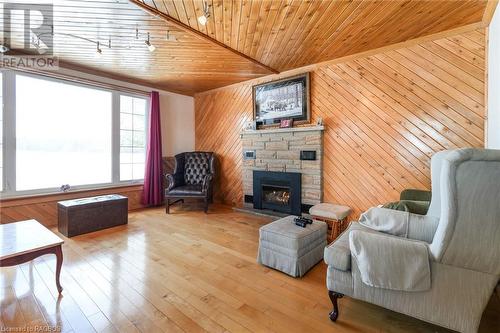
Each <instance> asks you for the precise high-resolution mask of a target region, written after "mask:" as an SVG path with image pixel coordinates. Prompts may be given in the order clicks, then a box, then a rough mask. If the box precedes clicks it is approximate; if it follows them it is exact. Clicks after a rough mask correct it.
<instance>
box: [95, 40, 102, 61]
mask: <svg viewBox="0 0 500 333" xmlns="http://www.w3.org/2000/svg"><path fill="white" fill-rule="evenodd" d="M101 56H102V50H101V48H100V47H99V42H97V47H96V49H95V57H96V58H100V57H101Z"/></svg>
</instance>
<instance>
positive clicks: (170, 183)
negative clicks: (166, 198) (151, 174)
mask: <svg viewBox="0 0 500 333" xmlns="http://www.w3.org/2000/svg"><path fill="white" fill-rule="evenodd" d="M165 178H166V179H167V192H168V191H170V190H171V189H173V188H175V187H178V186H182V185H184V176H183V175H182V174H181V173H174V174H166V175H165Z"/></svg>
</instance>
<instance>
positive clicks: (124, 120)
mask: <svg viewBox="0 0 500 333" xmlns="http://www.w3.org/2000/svg"><path fill="white" fill-rule="evenodd" d="M132 117H133V116H132V115H131V114H128V113H122V114H121V115H120V128H121V129H126V130H132Z"/></svg>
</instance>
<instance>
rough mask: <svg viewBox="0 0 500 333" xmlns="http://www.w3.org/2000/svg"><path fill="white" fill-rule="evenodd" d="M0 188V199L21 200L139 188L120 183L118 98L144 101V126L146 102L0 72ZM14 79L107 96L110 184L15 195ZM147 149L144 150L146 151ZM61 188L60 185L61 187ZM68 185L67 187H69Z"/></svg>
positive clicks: (116, 92) (118, 93)
mask: <svg viewBox="0 0 500 333" xmlns="http://www.w3.org/2000/svg"><path fill="white" fill-rule="evenodd" d="M1 72H2V80H3V85H2V89H3V94H2V95H3V136H4V137H3V174H2V177H3V184H4V186H3V187H4V188H3V190H2V191H1V192H0V198H1V199H10V198H21V197H29V196H35V195H50V194H62V193H72V192H78V191H85V190H99V189H106V188H113V187H126V186H134V185H143V184H144V179H138V180H131V181H120V96H121V95H124V96H130V97H135V98H142V99H144V100H146V110H145V114H144V116H145V119H146V126H147V122H148V121H149V106H150V100H149V99H148V98H147V97H146V96H144V95H138V94H133V93H130V92H123V91H120V90H117V89H107V88H102V87H98V86H93V85H91V84H84V83H79V82H73V81H69V80H64V79H60V78H52V77H47V76H44V75H37V74H32V73H26V72H16V71H12V70H3V71H1ZM17 75H21V76H29V77H33V78H37V79H41V80H47V81H54V82H59V83H64V84H71V85H75V86H80V87H84V88H91V89H95V90H101V91H106V92H110V93H111V100H112V102H111V108H112V110H111V117H112V118H111V119H112V120H111V133H110V135H111V182H109V183H99V184H86V185H78V186H71V189H70V190H69V191H67V192H61V190H60V188H59V187H57V188H44V189H34V190H24V191H16V190H15V188H16V184H15V182H16V135H15V134H16V133H15V132H16V91H15V90H16V77H17ZM145 132H146V138H145V140H146V145H147V142H148V131H147V128H146V131H145ZM146 149H147V148H146ZM61 185H62V184H61ZM70 185H71V184H70Z"/></svg>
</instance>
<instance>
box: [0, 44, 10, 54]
mask: <svg viewBox="0 0 500 333" xmlns="http://www.w3.org/2000/svg"><path fill="white" fill-rule="evenodd" d="M6 52H9V48H8V47H7V46H5V45H3V44H0V53H6Z"/></svg>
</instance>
